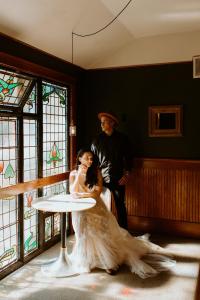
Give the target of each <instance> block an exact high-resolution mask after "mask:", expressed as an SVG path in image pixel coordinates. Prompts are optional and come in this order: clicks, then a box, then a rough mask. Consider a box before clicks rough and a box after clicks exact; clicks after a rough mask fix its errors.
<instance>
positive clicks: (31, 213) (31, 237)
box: [24, 190, 38, 256]
mask: <svg viewBox="0 0 200 300" xmlns="http://www.w3.org/2000/svg"><path fill="white" fill-rule="evenodd" d="M35 197H37V192H36V191H35V190H34V191H31V192H29V193H25V194H24V255H25V256H26V255H28V254H29V253H31V252H33V251H34V250H36V249H37V248H38V212H37V211H36V210H35V209H34V208H32V207H31V203H32V200H33V198H35Z"/></svg>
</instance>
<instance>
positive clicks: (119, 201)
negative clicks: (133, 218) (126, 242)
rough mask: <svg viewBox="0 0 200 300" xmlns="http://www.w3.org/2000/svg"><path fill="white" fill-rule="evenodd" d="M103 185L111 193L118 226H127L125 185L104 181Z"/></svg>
mask: <svg viewBox="0 0 200 300" xmlns="http://www.w3.org/2000/svg"><path fill="white" fill-rule="evenodd" d="M104 186H105V187H107V188H109V190H110V191H111V192H112V193H113V197H114V201H115V207H116V210H117V217H118V223H119V225H120V227H123V228H125V229H127V228H128V225H127V212H126V205H125V186H124V185H113V184H109V183H106V184H104Z"/></svg>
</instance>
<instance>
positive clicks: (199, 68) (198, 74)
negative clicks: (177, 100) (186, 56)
mask: <svg viewBox="0 0 200 300" xmlns="http://www.w3.org/2000/svg"><path fill="white" fill-rule="evenodd" d="M193 78H200V55H196V56H193Z"/></svg>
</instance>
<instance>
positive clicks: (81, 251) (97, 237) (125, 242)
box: [69, 170, 175, 278]
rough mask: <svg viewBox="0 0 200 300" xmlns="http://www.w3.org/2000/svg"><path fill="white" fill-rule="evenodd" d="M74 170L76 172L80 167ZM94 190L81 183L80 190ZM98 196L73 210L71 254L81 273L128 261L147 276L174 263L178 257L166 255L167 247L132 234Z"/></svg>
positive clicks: (142, 275) (168, 267)
mask: <svg viewBox="0 0 200 300" xmlns="http://www.w3.org/2000/svg"><path fill="white" fill-rule="evenodd" d="M71 174H72V175H73V176H76V174H77V171H76V170H75V171H72V173H71ZM93 189H95V187H94V188H93ZM93 189H92V190H93ZM92 190H91V189H89V188H88V187H86V186H83V185H82V184H79V192H91V191H92ZM95 200H96V205H95V206H94V207H93V208H91V209H88V210H86V211H80V212H72V224H73V228H74V231H75V245H74V248H73V250H72V253H71V255H70V256H69V257H70V260H71V261H72V263H73V265H74V266H75V267H76V270H77V271H78V273H85V272H90V271H91V270H92V269H93V268H101V269H117V268H118V267H119V266H120V265H122V264H126V265H128V266H129V267H130V269H131V272H133V273H136V274H137V275H138V276H140V277H141V278H147V277H150V276H155V275H156V274H157V273H158V272H160V271H166V270H169V269H170V268H171V267H173V266H174V265H175V261H174V260H172V259H170V258H169V257H167V256H166V255H165V254H166V253H167V251H165V250H164V249H163V248H161V247H160V246H157V245H155V244H153V243H151V242H150V241H148V235H144V236H140V237H133V236H132V235H131V234H129V232H128V231H127V230H125V229H123V228H121V227H120V226H119V225H118V223H117V220H116V218H115V217H114V215H113V214H112V213H111V212H110V211H109V210H108V209H107V207H106V205H105V204H104V202H103V200H102V199H101V197H97V198H95ZM77 201H78V199H77Z"/></svg>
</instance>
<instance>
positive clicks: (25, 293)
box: [0, 236, 200, 300]
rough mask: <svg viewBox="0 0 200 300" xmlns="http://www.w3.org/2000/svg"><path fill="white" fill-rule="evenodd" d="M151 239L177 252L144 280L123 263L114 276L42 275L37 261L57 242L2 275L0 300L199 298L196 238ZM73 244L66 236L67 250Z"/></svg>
mask: <svg viewBox="0 0 200 300" xmlns="http://www.w3.org/2000/svg"><path fill="white" fill-rule="evenodd" d="M151 241H153V242H156V243H157V244H160V245H161V246H163V247H164V248H166V249H168V250H172V251H174V252H176V253H178V255H177V265H176V266H175V267H174V268H173V270H171V271H170V272H163V273H160V274H159V275H157V276H156V277H154V278H148V279H145V280H143V279H141V278H139V277H138V276H136V275H134V274H132V273H130V271H129V269H128V268H127V267H126V266H123V267H121V268H120V270H119V272H118V274H117V275H116V276H110V275H108V274H106V273H105V272H104V271H103V270H97V269H96V270H93V271H92V272H91V273H89V274H82V275H78V276H74V277H67V278H50V277H45V276H44V275H43V274H42V272H41V264H44V263H47V262H48V261H49V259H51V258H55V257H57V256H58V253H59V246H60V245H59V244H57V245H55V246H54V247H52V248H51V249H49V250H48V251H46V252H45V253H43V254H41V255H40V256H38V257H36V258H35V259H33V260H32V261H30V262H29V263H28V264H26V265H25V266H23V267H22V268H21V269H19V270H17V271H16V272H14V273H12V274H10V275H9V276H7V277H6V278H4V279H3V280H2V281H1V283H0V300H40V299H41V300H42V299H48V300H66V299H69V300H75V299H76V300H80V298H81V300H85V299H87V300H100V299H101V300H114V299H120V300H124V299H133V300H147V299H151V300H199V295H200V293H199V288H200V285H199V283H200V280H199V279H198V273H199V262H200V241H198V240H194V239H182V238H172V237H169V236H168V237H166V236H152V238H151ZM73 244H74V239H73V237H70V239H68V246H69V249H70V248H72V246H73ZM197 282H198V285H197ZM196 288H197V289H198V292H197V291H196ZM161 295H162V297H161ZM195 297H196V298H195Z"/></svg>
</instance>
